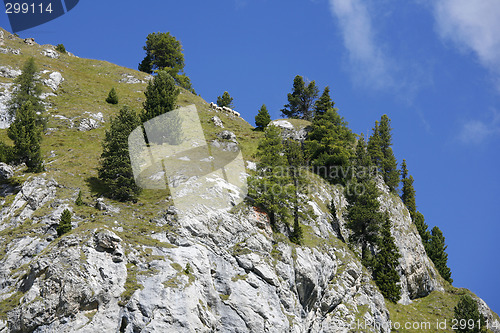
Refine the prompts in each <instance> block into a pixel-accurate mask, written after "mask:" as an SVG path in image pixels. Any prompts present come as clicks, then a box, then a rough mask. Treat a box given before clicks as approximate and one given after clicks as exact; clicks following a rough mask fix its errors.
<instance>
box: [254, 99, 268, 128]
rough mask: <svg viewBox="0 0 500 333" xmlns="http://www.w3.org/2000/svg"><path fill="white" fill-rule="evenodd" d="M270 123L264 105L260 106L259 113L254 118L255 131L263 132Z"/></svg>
mask: <svg viewBox="0 0 500 333" xmlns="http://www.w3.org/2000/svg"><path fill="white" fill-rule="evenodd" d="M270 122H271V116H270V115H269V112H268V111H267V107H266V105H265V104H262V106H261V108H260V109H259V113H257V115H256V116H255V126H256V129H258V130H260V131H263V130H264V128H266V126H267V125H268V124H269V123H270Z"/></svg>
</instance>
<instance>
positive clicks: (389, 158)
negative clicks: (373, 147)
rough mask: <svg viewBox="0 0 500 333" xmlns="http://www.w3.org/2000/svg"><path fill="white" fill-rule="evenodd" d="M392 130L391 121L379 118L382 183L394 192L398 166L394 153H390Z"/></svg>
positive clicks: (386, 118) (385, 116) (396, 186)
mask: <svg viewBox="0 0 500 333" xmlns="http://www.w3.org/2000/svg"><path fill="white" fill-rule="evenodd" d="M391 132H392V128H391V120H390V119H389V117H388V116H387V115H386V114H384V115H383V116H382V117H381V118H380V124H379V135H380V149H381V151H382V155H383V161H382V170H383V174H384V181H385V183H386V185H387V186H389V189H390V190H391V191H392V192H396V190H397V188H398V185H399V181H400V180H399V172H398V170H397V167H398V164H397V162H396V158H395V157H394V153H393V151H392V148H391V146H392V133H391Z"/></svg>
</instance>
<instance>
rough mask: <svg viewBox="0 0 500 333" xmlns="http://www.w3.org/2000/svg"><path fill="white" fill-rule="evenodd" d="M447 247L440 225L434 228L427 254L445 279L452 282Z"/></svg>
mask: <svg viewBox="0 0 500 333" xmlns="http://www.w3.org/2000/svg"><path fill="white" fill-rule="evenodd" d="M446 248H447V246H446V245H445V239H444V236H443V233H442V231H441V230H440V229H439V228H438V227H434V228H432V230H431V238H430V240H429V246H428V250H429V251H428V252H427V254H428V255H429V258H431V260H432V262H433V263H434V265H435V266H436V269H437V270H438V272H439V274H440V275H441V276H442V277H443V279H445V280H446V281H448V282H450V283H452V282H453V279H452V278H451V270H450V268H449V267H448V254H447V253H446V252H445V251H446Z"/></svg>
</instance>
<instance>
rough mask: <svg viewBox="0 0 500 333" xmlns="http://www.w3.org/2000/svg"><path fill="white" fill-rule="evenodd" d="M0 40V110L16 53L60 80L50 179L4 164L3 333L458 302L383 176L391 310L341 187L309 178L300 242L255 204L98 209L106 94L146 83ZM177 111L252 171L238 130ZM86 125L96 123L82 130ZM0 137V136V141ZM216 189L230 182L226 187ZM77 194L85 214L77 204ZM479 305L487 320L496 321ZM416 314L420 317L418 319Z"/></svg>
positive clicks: (290, 325)
mask: <svg viewBox="0 0 500 333" xmlns="http://www.w3.org/2000/svg"><path fill="white" fill-rule="evenodd" d="M4 35H5V36H6V37H5V38H4V40H3V41H2V42H3V46H4V48H1V49H0V53H3V54H1V55H0V57H2V58H1V59H2V61H3V62H2V65H5V66H8V71H7V70H5V71H3V72H2V71H0V75H2V74H1V73H9V74H5V75H3V76H2V77H0V84H1V86H2V87H3V88H4V90H3V91H0V94H2V95H0V104H1V103H2V101H3V100H4V99H5V98H6V96H8V93H9V91H10V89H11V87H12V82H13V76H15V75H17V72H16V71H18V70H19V68H20V67H21V65H22V62H23V61H24V60H25V59H26V58H27V56H30V55H31V56H35V57H36V59H37V63H38V65H39V66H43V68H44V71H47V72H45V73H43V72H41V74H40V75H41V76H42V78H44V76H43V75H45V76H47V78H46V80H49V79H50V78H51V77H55V76H54V75H52V73H55V72H57V73H59V74H60V75H61V79H60V80H58V85H57V86H55V88H54V87H52V86H51V85H49V84H46V86H45V87H44V92H45V93H46V94H52V95H47V96H46V107H47V110H46V112H47V117H48V120H49V121H48V128H47V131H46V133H45V137H44V143H43V147H42V148H43V151H44V160H45V165H46V172H45V173H42V174H36V175H32V174H25V173H23V170H24V169H23V167H22V166H21V167H17V168H11V167H9V166H5V167H4V166H2V168H3V169H6V168H7V169H9V168H10V169H9V170H7V171H5V172H2V174H6V175H7V176H6V177H5V178H8V179H4V180H3V181H2V184H1V185H0V194H1V197H2V198H1V210H0V332H1V333H4V332H5V333H6V332H97V331H102V332H297V333H298V332H353V331H354V332H390V331H391V321H393V322H394V318H396V317H397V318H400V316H401V315H402V314H405V313H407V312H408V313H410V310H408V308H407V307H408V306H412V307H413V308H418V305H419V304H420V302H421V300H424V299H427V300H430V299H431V297H435V296H436V295H438V296H440V297H441V296H442V299H446V302H441V303H439V304H438V303H436V304H435V305H431V306H432V308H433V309H434V310H433V311H434V312H433V314H434V315H436V316H438V317H443V318H450V311H452V309H453V306H454V305H455V304H456V302H457V301H458V297H459V296H458V295H460V294H461V293H465V292H467V293H468V291H464V290H458V289H455V288H453V287H451V286H450V285H449V284H447V283H446V282H445V281H443V280H442V279H441V278H440V277H439V274H438V273H437V272H436V269H435V268H434V266H433V264H432V262H431V261H430V260H429V258H428V257H427V256H426V253H425V250H424V248H423V246H422V243H421V240H420V236H419V234H418V232H417V230H416V228H415V226H414V225H413V224H412V222H411V219H410V217H409V213H408V211H407V209H406V208H405V206H404V205H403V203H402V202H401V200H400V199H399V198H398V197H397V196H394V195H393V194H390V193H389V191H388V190H387V188H386V186H385V185H384V184H383V182H382V181H379V188H380V190H381V191H382V195H381V197H380V198H379V200H380V202H381V206H382V209H383V210H384V211H387V212H388V213H389V216H390V219H391V221H392V225H393V229H392V233H393V236H394V237H395V240H396V245H397V247H398V248H399V251H400V253H401V255H402V256H401V258H400V261H399V267H398V272H399V274H400V276H401V287H402V291H403V293H402V298H401V300H400V302H399V304H397V305H394V304H388V303H387V301H386V300H384V298H383V296H382V295H381V294H380V292H379V290H378V289H377V287H376V285H375V283H374V282H373V281H372V279H371V275H370V273H369V272H368V271H367V270H366V269H365V268H364V267H363V265H362V264H361V262H360V259H359V257H358V255H357V249H356V248H351V247H349V246H348V245H347V244H346V243H345V242H344V240H345V239H347V238H348V231H347V229H346V227H345V224H346V221H345V219H344V213H345V210H346V207H347V205H348V203H347V201H346V199H345V197H344V196H343V192H342V188H341V187H335V186H332V185H330V184H328V183H326V182H324V181H323V180H322V179H320V178H319V177H317V176H315V175H312V174H309V175H308V183H309V184H310V189H311V190H310V194H309V195H308V197H307V198H304V199H305V200H304V202H305V204H304V205H303V206H302V207H301V210H302V211H303V212H304V213H307V216H308V218H307V219H305V220H304V221H302V222H303V224H304V244H303V245H301V246H297V245H295V244H292V243H291V242H289V241H288V238H287V237H286V236H285V235H284V233H283V232H280V231H273V230H271V227H270V225H269V220H268V217H267V215H266V214H265V213H263V212H262V211H260V210H259V209H257V208H256V207H254V206H253V205H252V203H251V202H250V201H243V202H241V203H239V204H237V205H235V206H233V207H231V208H227V209H224V208H217V209H210V207H208V209H207V206H206V205H205V206H203V207H201V206H200V207H198V208H199V209H193V212H196V214H195V213H192V214H189V213H187V214H186V213H184V214H179V212H178V211H177V208H176V207H175V206H174V202H173V200H172V198H171V197H170V196H169V195H168V192H167V191H161V190H157V191H153V190H145V191H144V193H143V194H142V195H141V197H140V198H139V201H138V203H118V202H111V201H109V200H106V199H102V198H100V197H99V188H98V183H97V182H96V181H95V175H96V171H95V166H96V165H97V162H98V157H99V154H100V152H101V147H100V141H101V140H102V138H103V136H104V129H105V128H106V126H107V121H108V120H109V117H110V116H111V115H113V114H115V113H116V111H117V109H116V108H115V107H113V106H110V105H107V103H105V102H104V99H105V97H106V94H107V92H108V91H109V89H110V88H111V86H117V87H118V88H117V91H118V93H119V94H121V96H124V99H126V100H127V102H128V103H129V104H130V105H132V106H133V107H136V108H138V107H140V104H141V103H142V100H143V91H144V87H145V82H146V81H147V78H146V77H144V74H142V73H138V72H135V71H132V70H128V69H124V68H121V67H118V66H114V65H111V64H109V63H104V62H99V61H93V60H86V59H80V58H77V57H74V56H71V55H59V54H58V55H57V57H55V56H53V55H54V53H53V52H44V51H45V50H47V49H48V50H53V49H52V47H51V46H39V45H37V44H30V45H28V44H25V43H24V42H23V41H22V40H20V39H18V38H16V37H14V36H12V35H10V34H8V33H7V32H5V34H2V36H4ZM3 50H6V51H5V52H4V51H3ZM9 50H15V51H16V52H10V51H9ZM54 52H55V51H54ZM47 54H50V55H52V56H49V55H47ZM4 56H5V57H4ZM6 68H7V67H6ZM58 78H59V76H58ZM124 78H126V79H124ZM2 98H3V99H2ZM178 102H179V104H180V105H182V106H186V105H195V106H196V108H197V110H198V113H199V117H200V121H201V124H202V127H203V131H204V132H205V137H206V139H207V140H209V141H210V140H211V142H212V143H214V142H219V141H220V140H222V139H221V136H220V135H218V134H220V132H221V131H222V129H221V125H222V126H223V127H224V129H225V130H226V131H229V132H231V134H232V135H231V144H232V145H234V144H237V145H239V147H241V150H242V152H243V155H244V157H245V159H246V160H247V162H249V163H247V166H248V167H252V166H253V165H254V163H252V161H251V159H252V157H251V156H252V151H254V150H255V146H256V142H257V141H258V138H259V133H255V132H253V131H252V128H251V126H250V125H249V124H248V123H246V122H245V121H244V120H243V119H241V118H239V117H236V116H234V115H232V114H225V113H218V112H217V111H216V110H213V109H211V108H210V107H209V105H208V103H206V102H205V101H203V100H202V99H201V98H199V97H197V96H194V95H192V94H190V93H188V92H186V91H183V92H182V93H181V95H180V96H179V101H178ZM0 107H1V105H0ZM215 117H216V118H217V122H216V123H215V122H214V121H213V119H214V118H215ZM0 119H3V118H2V117H1V115H0ZM92 119H93V120H94V121H95V122H91V121H90V120H92ZM211 119H212V120H211ZM82 123H84V124H89V123H91V124H93V125H92V126H84V128H83V129H82V128H81V127H82V126H80V125H81V124H82ZM79 124H80V125H79ZM4 125H5V126H8V122H5V124H4ZM94 125H95V126H94ZM282 125H283V126H286V128H287V133H288V134H287V135H289V136H290V137H297V139H299V140H300V139H303V137H304V136H305V135H307V131H305V130H304V129H303V127H301V128H300V129H297V130H296V131H295V130H294V128H293V124H291V123H289V122H288V124H285V123H283V122H282ZM290 126H291V127H290ZM0 135H1V138H2V139H5V131H3V132H0ZM233 136H234V137H233ZM219 143H220V142H219ZM217 184H218V186H221V187H222V188H224V187H230V184H227V183H225V180H224V179H217ZM79 191H82V193H83V198H84V205H83V206H76V205H75V203H74V202H75V199H76V196H77V194H78V192H79ZM213 193H214V194H213V195H215V196H217V193H220V192H219V191H217V188H216V189H215V191H214V192H213ZM331 202H333V203H334V205H335V207H336V211H337V215H336V216H332V214H331V213H330V209H329V208H328V207H329V205H330V203H331ZM200 205H202V204H201V203H200ZM64 209H70V210H72V212H73V219H72V227H73V230H72V231H71V232H70V233H68V234H66V235H64V236H62V237H58V236H57V232H56V227H57V224H58V222H59V219H60V216H61V214H62V212H63V210H64ZM479 302H480V308H481V311H482V312H483V313H484V314H485V315H486V316H488V318H490V319H495V318H497V317H496V315H495V314H494V313H492V312H491V310H490V309H489V308H488V307H487V305H486V304H484V302H482V301H480V300H479ZM410 303H411V305H407V304H410ZM443 304H444V305H443ZM412 311H413V310H412ZM427 314H428V313H427V311H421V312H420V313H419V314H418V315H419V316H420V315H421V317H418V318H427V317H425V316H426V315H427ZM408 318H410V317H408ZM415 318H416V317H411V318H410V319H415ZM408 331H411V330H408ZM448 331H449V330H448Z"/></svg>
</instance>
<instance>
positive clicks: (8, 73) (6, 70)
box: [0, 66, 22, 79]
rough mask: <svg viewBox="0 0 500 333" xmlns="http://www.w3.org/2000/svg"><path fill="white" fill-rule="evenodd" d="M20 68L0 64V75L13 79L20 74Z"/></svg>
mask: <svg viewBox="0 0 500 333" xmlns="http://www.w3.org/2000/svg"><path fill="white" fill-rule="evenodd" d="M21 73H22V72H21V70H19V69H13V68H10V67H9V66H0V76H1V77H5V78H8V79H15V78H16V77H18V76H19V75H21Z"/></svg>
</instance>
